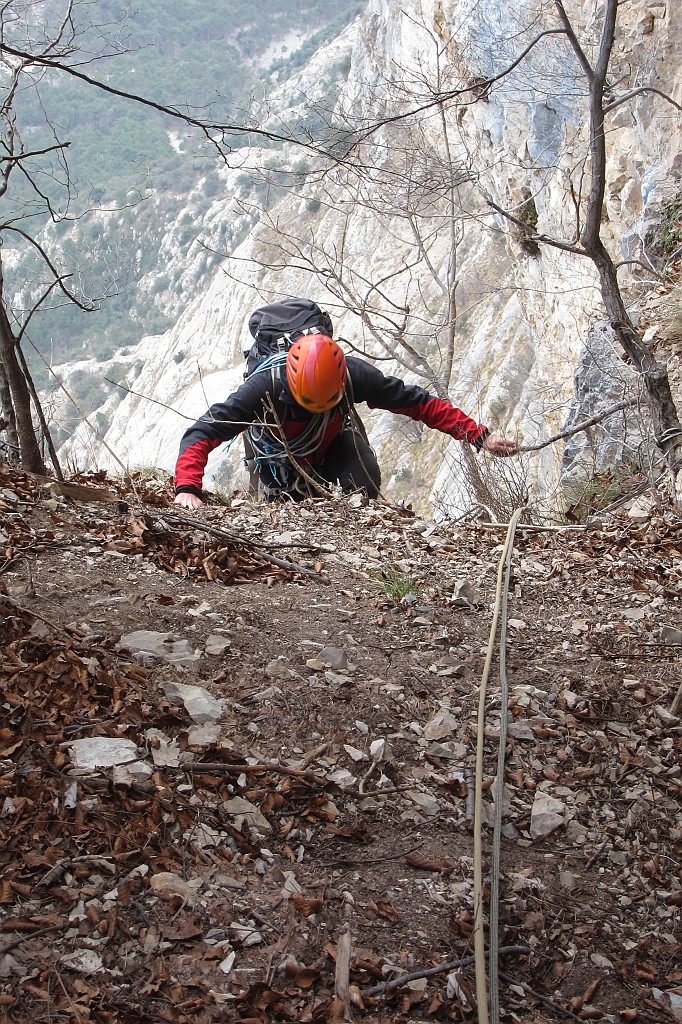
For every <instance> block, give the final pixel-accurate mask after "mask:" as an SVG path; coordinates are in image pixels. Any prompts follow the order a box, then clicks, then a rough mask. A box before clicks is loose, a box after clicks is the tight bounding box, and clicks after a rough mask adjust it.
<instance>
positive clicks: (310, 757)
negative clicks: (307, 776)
mask: <svg viewBox="0 0 682 1024" xmlns="http://www.w3.org/2000/svg"><path fill="white" fill-rule="evenodd" d="M331 745H332V740H326V742H325V743H320V745H319V746H318V747H315V749H314V750H309V751H308V753H307V754H306V755H305V757H304V758H303V760H302V761H299V762H298V764H297V765H296V768H297V770H298V771H305V769H306V768H310V766H311V764H312V763H313V761H315V760H316V759H317V758H318V757H319V756H320V755H321V754H324V753H326V751H327V750H329V748H330V747H331Z"/></svg>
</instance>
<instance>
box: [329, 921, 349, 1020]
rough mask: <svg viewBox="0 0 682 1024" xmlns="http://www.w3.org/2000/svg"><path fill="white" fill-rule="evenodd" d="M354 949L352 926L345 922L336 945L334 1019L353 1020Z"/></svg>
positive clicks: (332, 1014)
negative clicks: (351, 999)
mask: <svg viewBox="0 0 682 1024" xmlns="http://www.w3.org/2000/svg"><path fill="white" fill-rule="evenodd" d="M351 949H352V942H351V934H350V927H349V926H348V925H347V924H345V925H344V926H343V931H342V932H341V934H340V936H339V941H338V943H337V947H336V970H335V972H334V1003H333V1006H332V1013H331V1016H332V1019H333V1020H348V1021H352V1019H353V1015H352V1013H351V1008H350V992H349V984H350V982H349V975H350V954H351Z"/></svg>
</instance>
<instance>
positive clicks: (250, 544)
mask: <svg viewBox="0 0 682 1024" xmlns="http://www.w3.org/2000/svg"><path fill="white" fill-rule="evenodd" d="M159 519H162V520H163V521H164V522H169V523H173V522H175V523H181V524H182V525H184V526H191V527H192V528H193V529H195V530H203V531H204V532H205V533H212V534H214V535H215V536H216V537H222V538H224V539H226V540H229V541H232V543H234V544H242V545H243V546H244V547H247V548H252V549H253V548H257V547H258V548H260V547H261V545H259V544H257V543H256V542H255V541H252V540H249V539H248V537H238V536H237V535H236V534H233V533H229V532H228V531H227V530H222V529H221V528H220V527H218V526H211V525H210V523H206V522H204V521H203V520H201V519H190V517H189V516H182V515H178V514H177V513H164V514H163V515H160V516H159ZM257 554H258V557H259V558H262V559H263V560H264V561H266V562H271V563H272V565H276V566H277V567H278V568H280V569H287V570H288V571H289V572H295V573H300V574H302V575H303V576H312V577H313V578H314V579H316V580H318V581H319V582H320V583H329V582H331V581H330V579H329V577H328V576H325V574H324V573H321V572H316V571H315V569H306V568H305V566H303V565H299V564H298V562H290V561H288V560H287V559H285V558H278V557H277V556H276V555H271V554H268V553H266V552H265V551H260V550H259V551H258V552H257Z"/></svg>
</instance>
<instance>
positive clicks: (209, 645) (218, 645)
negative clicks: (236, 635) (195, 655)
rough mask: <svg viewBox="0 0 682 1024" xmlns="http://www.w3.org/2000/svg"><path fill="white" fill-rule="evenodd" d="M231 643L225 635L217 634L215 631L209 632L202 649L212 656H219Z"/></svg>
mask: <svg viewBox="0 0 682 1024" xmlns="http://www.w3.org/2000/svg"><path fill="white" fill-rule="evenodd" d="M231 644H232V641H231V640H228V638H227V637H226V636H218V635H217V634H216V633H211V635H210V636H209V637H207V639H206V647H205V648H204V650H205V651H206V654H210V655H212V656H213V657H216V658H217V657H220V655H221V654H224V653H225V651H227V650H229V648H230V646H231Z"/></svg>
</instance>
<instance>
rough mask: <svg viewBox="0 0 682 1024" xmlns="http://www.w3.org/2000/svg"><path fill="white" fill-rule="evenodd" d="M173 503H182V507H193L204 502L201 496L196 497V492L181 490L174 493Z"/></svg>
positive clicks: (197, 506) (199, 506)
mask: <svg viewBox="0 0 682 1024" xmlns="http://www.w3.org/2000/svg"><path fill="white" fill-rule="evenodd" d="M173 504H174V505H182V507H183V508H188V509H194V508H201V506H202V505H203V504H204V503H203V501H202V500H201V498H197V496H196V494H190V492H189V491H181V492H180V494H176V495H175V501H174V502H173Z"/></svg>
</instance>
